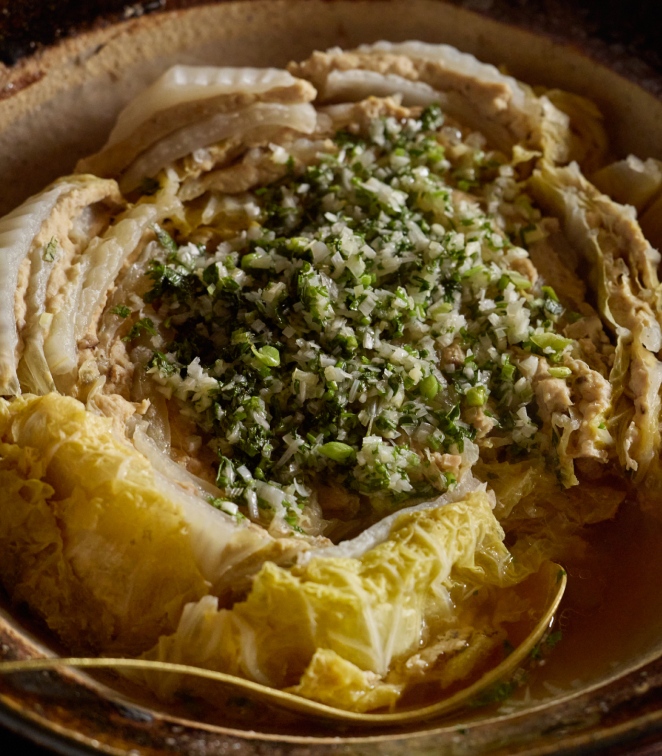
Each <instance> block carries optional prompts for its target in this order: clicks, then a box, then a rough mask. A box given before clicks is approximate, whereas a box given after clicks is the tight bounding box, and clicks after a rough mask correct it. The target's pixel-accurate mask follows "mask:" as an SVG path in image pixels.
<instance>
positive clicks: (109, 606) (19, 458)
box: [0, 394, 306, 653]
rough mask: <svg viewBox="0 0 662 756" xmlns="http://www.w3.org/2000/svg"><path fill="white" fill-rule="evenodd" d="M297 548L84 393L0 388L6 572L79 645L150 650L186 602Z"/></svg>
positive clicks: (225, 592) (243, 579)
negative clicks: (187, 475) (88, 405)
mask: <svg viewBox="0 0 662 756" xmlns="http://www.w3.org/2000/svg"><path fill="white" fill-rule="evenodd" d="M305 544H306V541H305V539H304V538H301V539H298V540H297V543H296V544H294V545H295V546H298V547H299V548H301V547H303V546H305ZM291 548H292V543H291V541H288V539H282V540H281V541H276V540H275V539H274V538H272V537H271V536H270V535H269V534H268V533H266V532H265V531H264V530H263V529H261V528H259V527H257V526H254V525H252V524H250V523H247V522H245V521H242V522H239V521H238V520H237V519H236V518H233V517H232V516H230V515H228V514H225V513H224V512H221V511H219V510H217V509H214V508H213V507H211V506H210V505H209V504H208V503H207V502H206V501H204V500H203V499H201V498H200V497H198V496H195V495H192V494H190V493H187V492H186V491H184V490H183V489H182V488H180V487H179V486H177V485H176V484H175V483H173V482H170V481H168V480H167V479H166V478H165V477H164V476H163V475H161V474H160V473H158V472H157V471H156V470H155V469H154V468H153V466H152V464H151V463H150V462H149V460H147V459H146V458H145V457H144V456H143V455H142V454H140V453H139V452H138V451H137V450H136V449H134V448H133V447H132V446H131V445H130V444H129V443H128V442H127V441H125V440H124V439H121V438H119V437H118V436H117V435H115V433H114V432H113V430H112V421H111V420H110V419H109V418H105V417H100V416H97V415H95V414H92V413H91V412H88V411H86V409H85V407H84V406H83V405H82V404H81V403H80V402H78V401H76V400H75V399H72V398H70V397H63V396H60V395H58V394H47V395H46V396H43V397H34V396H30V395H25V396H23V397H21V398H18V399H15V400H14V401H13V402H11V403H9V402H6V401H4V400H0V575H1V576H2V579H3V581H4V584H5V587H6V589H7V591H8V592H9V593H10V595H11V596H12V598H13V600H14V601H16V602H25V603H27V604H29V605H30V607H31V608H32V610H33V611H34V612H36V613H37V614H38V615H39V616H41V617H42V618H43V620H44V621H45V622H46V624H48V626H49V627H51V628H52V629H53V630H54V631H55V632H57V633H58V634H59V635H60V637H61V638H62V639H63V640H64V641H65V643H67V645H69V646H70V647H72V648H75V649H81V648H90V647H91V648H92V649H94V650H96V651H99V652H113V653H141V652H142V651H145V650H146V649H148V648H150V647H151V646H152V645H153V644H154V643H155V642H156V641H157V639H158V637H159V636H160V635H162V634H163V633H168V632H173V631H174V630H175V628H176V627H177V623H178V621H179V618H180V615H181V612H182V609H183V607H184V606H185V605H186V604H187V603H190V602H191V601H196V600H199V599H200V598H202V597H203V596H205V595H206V594H208V593H210V592H212V593H214V595H215V596H216V597H217V599H218V597H221V603H223V601H226V600H229V599H228V597H229V596H231V594H232V593H233V591H235V590H237V591H244V590H245V586H246V585H247V583H248V582H249V580H250V575H251V574H252V573H253V572H255V571H256V570H257V569H259V567H260V565H261V563H262V561H264V559H276V560H277V559H278V558H279V557H283V555H285V557H286V558H288V559H291V558H292V557H291V555H290V554H289V551H288V549H289V550H291Z"/></svg>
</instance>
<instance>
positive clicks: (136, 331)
mask: <svg viewBox="0 0 662 756" xmlns="http://www.w3.org/2000/svg"><path fill="white" fill-rule="evenodd" d="M143 331H147V333H150V334H151V335H152V336H156V328H154V323H153V322H152V319H151V318H141V319H140V320H138V321H136V322H135V323H134V324H133V327H132V328H131V330H130V331H129V333H128V334H127V335H126V336H125V337H124V338H123V339H122V341H133V340H134V339H137V338H138V336H140V335H141V334H142V332H143Z"/></svg>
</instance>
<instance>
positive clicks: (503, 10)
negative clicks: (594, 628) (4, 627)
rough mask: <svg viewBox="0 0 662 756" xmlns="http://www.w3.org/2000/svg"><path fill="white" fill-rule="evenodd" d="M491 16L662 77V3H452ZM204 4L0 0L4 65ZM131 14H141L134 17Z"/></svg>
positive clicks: (631, 755) (10, 738) (647, 754)
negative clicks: (141, 18) (632, 60)
mask: <svg viewBox="0 0 662 756" xmlns="http://www.w3.org/2000/svg"><path fill="white" fill-rule="evenodd" d="M450 2H454V3H455V4H457V5H464V6H466V7H469V8H472V9H474V10H479V11H485V12H487V14H488V15H491V16H493V17H495V18H499V19H502V20H504V21H508V22H510V23H513V22H514V23H522V25H525V26H533V27H536V26H537V27H539V26H540V25H541V19H544V21H545V23H546V25H547V29H548V30H549V31H551V32H552V33H557V34H558V35H559V36H563V34H564V29H568V28H569V27H571V26H574V27H575V29H576V28H577V27H579V28H581V30H582V33H585V34H586V35H587V36H589V37H592V38H596V39H599V40H601V41H602V42H604V43H606V44H608V45H609V46H613V48H614V49H620V50H625V51H627V52H628V53H629V54H631V55H632V56H634V57H637V58H639V59H641V60H642V61H644V62H645V63H646V64H648V65H649V66H651V68H653V69H654V70H655V71H656V72H657V73H659V74H660V75H662V46H661V45H660V43H659V36H660V31H662V26H661V25H660V23H659V21H658V20H657V11H658V10H659V6H660V2H659V0H634V2H633V1H632V0H450ZM197 4H201V2H200V0H146V1H144V2H142V3H136V2H128V1H127V0H86V1H85V2H81V0H57V1H54V0H0V62H2V63H4V64H5V65H9V66H11V65H13V64H14V63H15V62H16V61H17V60H19V59H20V58H21V57H24V56H26V55H30V54H31V53H32V52H34V50H36V49H37V47H38V46H39V45H42V44H46V45H48V44H52V43H54V42H57V41H58V40H59V39H62V38H63V37H66V36H68V35H69V34H70V33H72V32H73V33H75V31H76V29H80V30H84V29H85V28H89V27H90V26H93V25H95V24H99V23H106V22H108V21H111V22H112V21H113V20H114V19H119V18H122V17H123V16H125V15H126V14H127V11H126V10H125V9H127V8H129V6H131V7H132V8H133V9H136V8H141V9H142V11H144V12H148V13H149V12H154V11H158V10H161V9H166V10H167V9H168V8H174V7H183V6H188V5H197ZM130 12H135V10H134V11H130ZM14 754H16V755H17V756H53V751H51V750H50V749H47V748H43V747H41V746H38V745H36V744H35V743H33V742H32V741H30V740H27V739H25V738H24V737H21V736H20V735H16V734H15V733H14V732H12V731H11V730H8V729H6V728H4V727H2V726H0V756H14ZM602 756H662V742H659V741H658V742H657V743H656V742H649V741H643V742H640V743H637V744H630V745H629V746H626V747H624V748H622V747H619V748H617V749H609V751H608V752H604V754H603V755H602Z"/></svg>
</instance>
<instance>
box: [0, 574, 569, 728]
mask: <svg viewBox="0 0 662 756" xmlns="http://www.w3.org/2000/svg"><path fill="white" fill-rule="evenodd" d="M550 566H551V567H552V568H556V569H557V574H558V575H559V578H558V579H557V581H556V583H555V586H554V589H553V590H552V593H551V596H550V598H549V604H548V606H547V608H546V609H545V611H544V613H543V614H542V616H541V617H540V619H539V621H538V622H537V624H536V626H535V627H534V629H533V630H532V632H531V633H530V634H529V635H528V636H527V637H526V638H525V639H524V641H523V642H522V643H520V644H519V645H518V646H517V648H515V650H514V651H512V653H511V654H510V655H509V656H508V657H507V658H506V659H504V660H503V661H502V662H501V663H500V664H498V665H497V666H496V667H493V668H492V669H491V670H490V671H489V672H486V673H485V674H484V675H483V676H482V677H481V678H480V679H479V680H476V682H474V683H472V684H471V685H469V686H468V687H466V688H464V689H463V690H461V691H459V692H457V693H455V694H454V695H452V696H450V697H449V698H446V699H444V700H443V701H438V702H437V703H434V704H430V705H429V706H422V707H419V708H415V709H405V710H403V711H395V712H389V713H386V714H370V713H367V714H366V713H359V712H355V711H345V710H344V709H337V708H335V707H334V706H328V705H327V704H322V703H318V702H317V701H311V700H310V699H308V698H303V697H301V696H297V695H295V694H294V693H288V692H286V691H282V690H277V689H275V688H269V687H267V686H266V685H261V684H260V683H256V682H252V681H250V680H244V679H243V678H241V677H235V676H234V675H228V674H225V673H224V672H216V671H214V670H210V669H202V668H200V667H190V666H188V665H185V664H172V663H170V662H156V661H147V660H144V659H109V658H89V659H84V658H60V657H55V658H43V659H26V660H23V661H9V662H5V661H3V662H0V673H1V674H9V673H13V672H27V671H34V670H44V669H53V668H55V667H79V668H90V669H98V668H111V669H118V668H122V669H145V670H150V671H158V672H173V673H177V674H185V675H192V676H194V677H200V678H205V679H207V680H214V681H216V682H219V683H222V684H224V685H226V686H228V687H231V688H233V689H234V690H235V691H237V692H241V693H244V694H246V695H247V696H249V697H251V698H254V699H257V700H260V701H264V702H266V703H269V704H272V705H275V706H279V707H281V708H284V709H289V710H291V711H297V712H301V713H303V714H313V715H316V716H318V717H324V718H325V719H333V720H336V721H340V722H353V723H356V724H363V725H395V724H406V723H409V722H417V721H420V720H423V719H432V718H433V717H437V716H439V715H440V714H447V713H449V712H451V711H453V710H455V709H459V708H461V707H462V706H464V705H465V704H468V703H470V702H471V700H472V699H475V698H477V697H478V696H479V695H480V694H481V693H482V692H483V691H485V690H487V689H489V688H490V687H491V686H493V685H494V684H495V683H497V682H499V681H500V680H502V679H503V678H506V677H508V676H509V675H510V674H511V673H513V672H514V671H515V670H516V669H517V668H518V667H519V666H521V665H522V663H523V662H524V661H525V660H526V658H527V657H528V656H529V654H530V653H531V651H532V650H533V648H534V647H535V646H536V644H537V643H539V642H540V640H541V639H542V638H543V637H544V635H545V633H546V632H547V631H548V629H549V627H550V624H551V622H552V620H553V618H554V614H555V613H556V610H557V609H558V606H559V603H560V602H561V598H562V597H563V593H564V591H565V587H566V583H567V578H566V574H565V571H564V570H563V569H562V568H561V567H559V566H558V565H550Z"/></svg>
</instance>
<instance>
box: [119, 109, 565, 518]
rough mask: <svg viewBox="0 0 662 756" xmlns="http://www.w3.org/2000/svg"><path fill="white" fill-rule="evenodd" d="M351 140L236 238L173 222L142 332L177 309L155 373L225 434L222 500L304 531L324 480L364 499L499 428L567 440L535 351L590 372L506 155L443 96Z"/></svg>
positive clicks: (257, 200)
mask: <svg viewBox="0 0 662 756" xmlns="http://www.w3.org/2000/svg"><path fill="white" fill-rule="evenodd" d="M334 145H335V147H334V148H333V149H330V150H329V151H328V152H324V153H320V154H319V155H318V159H317V160H316V161H315V163H314V164H312V165H308V166H295V165H294V161H293V160H292V159H290V161H289V166H290V170H289V173H288V175H287V176H286V177H285V178H284V179H282V180H280V181H278V182H276V183H274V184H271V185H268V186H265V187H262V188H260V189H258V190H257V191H255V192H253V193H252V194H249V195H245V196H244V198H245V199H244V205H243V213H244V216H245V223H244V224H243V228H242V229H241V230H239V231H238V232H236V234H228V233H227V231H225V232H224V236H223V238H224V239H225V240H224V241H221V242H220V243H218V244H217V245H214V244H208V245H204V244H199V245H198V244H195V243H193V241H191V239H195V235H194V234H191V235H190V237H187V235H186V234H185V233H183V232H182V229H181V228H177V227H176V226H173V229H172V234H169V233H168V232H167V231H166V230H165V229H163V228H160V227H156V228H155V230H156V233H157V242H155V243H153V247H154V250H155V254H154V259H153V260H152V262H151V263H150V268H149V272H148V275H149V276H150V278H151V281H152V285H151V288H150V290H149V291H148V292H147V293H146V294H145V296H144V302H145V304H147V305H151V308H148V311H149V312H153V314H151V315H150V317H149V318H147V317H145V318H142V319H141V320H138V321H137V322H135V323H134V324H133V325H132V326H131V328H130V331H129V332H128V334H127V336H126V337H125V338H127V339H129V340H133V339H134V338H136V337H139V336H140V335H141V334H144V335H145V336H146V338H147V339H148V341H147V342H145V343H150V342H149V335H150V334H152V333H154V332H155V326H158V327H159V331H160V333H161V334H162V336H157V337H156V338H155V339H153V340H152V341H151V344H152V346H156V347H157V349H156V351H154V353H153V356H152V357H151V360H150V362H149V365H148V372H149V373H151V375H152V376H153V378H154V379H155V380H156V381H158V383H160V384H161V386H162V388H161V390H162V391H164V392H165V393H166V394H167V395H168V396H174V397H176V398H177V399H179V400H181V408H182V411H183V412H184V413H185V414H187V415H188V416H190V417H192V418H193V419H194V420H195V421H196V423H198V425H199V427H200V428H201V429H202V430H203V431H204V433H205V434H206V437H207V438H209V439H211V440H210V441H209V444H210V446H211V447H212V448H213V449H214V450H215V452H217V454H218V460H219V462H218V485H219V486H220V487H221V488H222V489H223V490H224V491H225V498H224V499H223V500H220V501H216V502H215V503H216V505H217V506H220V507H221V508H224V509H226V511H228V512H231V513H237V514H239V513H240V509H241V511H243V512H245V513H246V514H248V516H250V517H251V518H252V519H259V520H262V521H265V520H266V521H268V520H269V519H270V518H271V517H273V516H274V515H275V514H279V515H280V517H281V518H282V519H283V520H284V521H285V522H287V523H288V524H289V525H290V526H291V527H292V528H293V529H295V530H297V529H300V528H301V526H302V524H303V520H302V518H301V513H302V512H303V510H304V508H305V505H306V503H307V502H308V501H309V499H310V496H311V494H312V491H313V490H315V487H316V484H317V483H320V482H321V483H325V484H330V483H331V482H333V483H334V484H337V485H342V486H343V487H345V488H346V489H347V490H349V491H352V492H355V493H356V494H358V495H359V500H360V506H361V507H362V509H363V512H364V514H369V513H370V511H375V512H376V513H382V512H384V511H388V510H391V509H393V508H396V507H398V506H401V505H402V504H403V502H405V501H407V500H411V499H412V497H430V496H433V495H435V492H441V491H444V490H446V489H447V488H448V487H449V486H452V485H454V484H455V482H456V478H457V477H458V472H459V470H460V469H464V468H466V467H467V466H469V465H471V464H472V463H473V461H475V459H476V456H477V454H476V452H475V445H474V442H475V440H476V437H477V435H479V432H480V429H482V432H480V435H483V436H484V435H486V434H488V433H489V436H490V438H491V439H493V443H492V446H493V448H499V449H500V452H499V453H500V454H504V455H506V457H518V456H521V455H523V454H530V453H536V454H539V453H542V454H546V455H550V458H551V455H553V453H554V450H553V449H551V448H550V442H549V440H548V439H546V437H545V436H543V434H542V433H540V427H541V423H540V420H539V418H538V416H537V411H536V404H535V401H534V392H533V390H532V383H531V379H530V376H529V375H526V371H525V370H524V371H522V370H521V369H520V367H521V364H522V361H523V360H525V359H526V358H527V356H528V354H527V353H535V354H542V355H545V356H546V357H547V359H548V361H549V363H551V364H552V365H553V367H552V370H555V371H556V372H555V373H552V375H553V376H554V377H557V378H563V377H565V376H567V375H568V374H569V373H570V371H569V370H568V369H567V368H565V367H563V366H561V365H554V363H558V362H559V361H560V360H561V356H562V354H563V352H564V351H565V350H567V349H568V348H569V346H570V345H571V344H572V342H571V341H570V340H569V339H566V338H564V337H563V336H561V335H559V334H558V333H557V332H556V330H555V328H556V325H555V324H556V322H557V321H558V320H559V319H560V318H563V317H564V312H563V307H562V306H561V305H560V304H559V302H558V298H557V296H556V294H555V292H554V291H553V290H552V289H550V288H549V287H542V289H541V290H537V291H534V287H533V286H532V281H531V280H530V279H529V278H528V277H527V275H526V267H525V266H524V267H523V266H522V262H523V261H526V260H527V257H528V254H527V252H526V245H527V244H528V243H530V242H531V241H533V240H535V239H539V238H541V236H542V235H543V234H544V232H543V231H542V230H541V228H540V226H539V225H538V221H540V213H539V212H538V211H537V210H536V209H534V208H533V207H532V205H531V203H530V199H529V197H528V196H527V195H526V194H525V193H524V192H523V189H522V187H521V185H520V184H519V183H518V181H517V179H516V176H515V169H514V168H513V165H511V164H509V163H508V162H507V159H506V158H505V157H504V156H502V155H501V154H500V153H495V152H491V153H486V152H485V151H484V149H483V146H484V145H483V140H482V138H481V137H480V136H479V135H477V134H469V135H468V136H466V135H465V136H464V137H463V135H462V134H461V133H460V132H459V131H458V130H457V129H455V128H454V127H451V126H447V125H444V117H443V115H442V113H441V111H440V109H439V107H437V106H431V107H429V108H427V109H425V110H424V111H423V112H422V114H421V115H420V117H419V118H411V119H407V120H404V121H402V122H399V121H396V120H395V119H394V118H380V119H376V120H374V121H372V123H371V125H370V129H369V133H368V134H364V135H362V136H356V135H354V134H351V133H348V132H340V133H338V134H337V135H336V136H335V138H334ZM281 152H283V148H282V147H274V160H277V161H280V162H285V161H287V155H285V156H283V155H282V154H280V153H281ZM166 225H167V224H166ZM228 237H229V238H228ZM175 240H176V241H175ZM522 271H524V272H522ZM119 314H121V315H123V314H124V313H123V312H122V313H119ZM472 455H473V456H472ZM239 508H240V509H239Z"/></svg>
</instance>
